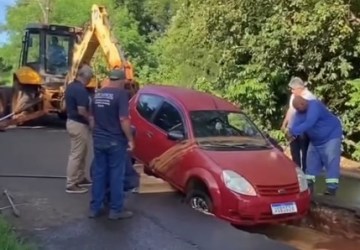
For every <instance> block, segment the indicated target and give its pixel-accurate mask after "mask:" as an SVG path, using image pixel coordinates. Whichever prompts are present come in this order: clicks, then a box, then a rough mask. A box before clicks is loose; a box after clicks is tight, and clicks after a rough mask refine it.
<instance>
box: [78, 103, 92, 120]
mask: <svg viewBox="0 0 360 250" xmlns="http://www.w3.org/2000/svg"><path fill="white" fill-rule="evenodd" d="M77 110H78V113H79V115H81V116H82V117H84V118H85V119H86V121H88V122H90V114H89V112H88V111H87V110H86V108H85V107H82V106H78V107H77Z"/></svg>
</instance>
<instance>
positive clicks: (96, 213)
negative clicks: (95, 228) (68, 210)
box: [88, 211, 101, 219]
mask: <svg viewBox="0 0 360 250" xmlns="http://www.w3.org/2000/svg"><path fill="white" fill-rule="evenodd" d="M100 216H101V212H94V211H90V212H89V215H88V217H89V218H90V219H95V218H98V217H100Z"/></svg>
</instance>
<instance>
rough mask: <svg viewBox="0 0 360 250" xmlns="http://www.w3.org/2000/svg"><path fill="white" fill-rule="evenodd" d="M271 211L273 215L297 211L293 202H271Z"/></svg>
mask: <svg viewBox="0 0 360 250" xmlns="http://www.w3.org/2000/svg"><path fill="white" fill-rule="evenodd" d="M271 212H272V214H273V215H277V214H292V213H297V206H296V203H295V202H286V203H276V204H271Z"/></svg>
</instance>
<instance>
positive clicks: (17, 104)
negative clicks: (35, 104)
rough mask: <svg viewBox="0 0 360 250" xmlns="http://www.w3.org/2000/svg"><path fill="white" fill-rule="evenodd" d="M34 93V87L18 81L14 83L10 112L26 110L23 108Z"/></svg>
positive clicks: (30, 100) (31, 99) (32, 98)
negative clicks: (23, 84)
mask: <svg viewBox="0 0 360 250" xmlns="http://www.w3.org/2000/svg"><path fill="white" fill-rule="evenodd" d="M34 94H35V90H34V89H32V88H28V87H24V86H21V85H20V84H19V83H14V86H13V96H12V101H11V112H12V113H15V114H16V113H21V112H23V111H26V110H25V108H26V107H27V106H28V105H29V104H30V103H31V102H32V101H33V100H34V98H35V96H34ZM29 108H30V107H29Z"/></svg>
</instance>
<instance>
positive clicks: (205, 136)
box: [190, 110, 270, 148]
mask: <svg viewBox="0 0 360 250" xmlns="http://www.w3.org/2000/svg"><path fill="white" fill-rule="evenodd" d="M190 119H191V123H192V127H193V131H194V137H195V139H196V140H197V142H198V143H199V144H200V145H202V146H206V145H209V146H211V145H212V146H216V147H236V148H244V147H246V148H248V147H262V148H264V147H265V148H268V147H269V146H270V145H269V143H268V141H267V140H266V139H265V138H264V136H263V135H262V134H261V132H260V131H259V129H258V128H257V127H256V126H255V125H254V124H253V123H252V122H251V121H250V119H249V118H248V117H247V116H246V115H245V114H244V113H240V112H231V111H219V110H209V111H191V112H190Z"/></svg>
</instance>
